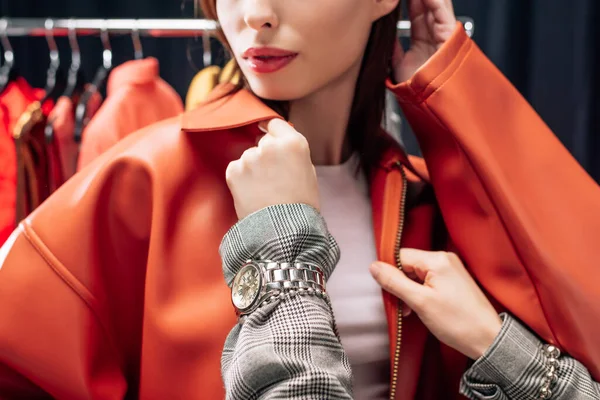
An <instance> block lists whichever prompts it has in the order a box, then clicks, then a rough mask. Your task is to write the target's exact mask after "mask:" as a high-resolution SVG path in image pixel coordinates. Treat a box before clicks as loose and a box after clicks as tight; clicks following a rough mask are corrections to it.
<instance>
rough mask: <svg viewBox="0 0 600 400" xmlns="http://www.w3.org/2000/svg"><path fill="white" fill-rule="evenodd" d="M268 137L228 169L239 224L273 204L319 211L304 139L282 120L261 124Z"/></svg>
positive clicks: (316, 188)
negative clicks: (312, 208)
mask: <svg viewBox="0 0 600 400" xmlns="http://www.w3.org/2000/svg"><path fill="white" fill-rule="evenodd" d="M261 129H263V130H264V131H266V132H267V133H266V134H265V135H264V136H263V137H262V138H261V139H260V141H259V142H258V145H257V146H256V147H251V148H249V149H248V150H246V151H245V152H244V153H243V154H242V156H241V157H240V159H239V160H236V161H232V162H231V163H230V164H229V166H228V167H227V171H226V173H225V177H226V179H227V185H228V186H229V190H230V191H231V194H232V195H233V200H234V204H235V211H236V213H237V216H238V218H239V219H240V220H241V219H243V218H245V217H246V216H248V215H250V214H252V213H253V212H256V211H258V210H261V209H263V208H265V207H268V206H272V205H276V204H292V203H304V204H308V205H310V206H312V207H314V208H316V209H317V210H318V209H319V188H318V185H317V176H316V173H315V167H314V166H313V164H312V162H311V159H310V150H309V148H308V142H307V141H306V138H305V137H304V136H302V134H300V133H299V132H298V131H296V130H295V129H294V128H292V127H291V126H290V124H288V123H287V122H285V121H284V120H281V119H272V120H270V121H269V122H268V123H261Z"/></svg>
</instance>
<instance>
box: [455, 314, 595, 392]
mask: <svg viewBox="0 0 600 400" xmlns="http://www.w3.org/2000/svg"><path fill="white" fill-rule="evenodd" d="M501 317H502V320H503V323H502V329H501V330H500V333H499V335H498V337H497V338H496V340H495V341H494V343H492V345H491V346H490V348H489V349H488V350H487V351H486V353H485V354H484V355H483V356H482V357H481V358H479V359H478V360H477V361H475V363H474V364H473V365H472V366H471V368H469V370H468V371H467V372H465V374H464V375H463V378H462V380H461V384H460V391H461V393H462V394H464V395H465V396H467V397H468V398H470V399H511V400H528V399H536V398H540V394H541V391H542V388H544V387H545V385H544V380H545V379H547V378H546V374H547V373H548V371H549V367H550V365H551V362H550V359H549V357H548V354H546V352H544V351H543V347H544V344H543V343H542V342H541V341H540V339H539V338H538V337H537V336H536V335H535V334H533V333H532V332H530V331H529V330H528V329H527V328H526V327H524V326H523V325H521V323H520V322H519V321H517V320H516V319H515V318H513V317H512V316H511V315H508V314H501ZM554 366H555V368H556V369H555V371H556V373H555V374H556V381H553V382H552V383H551V384H550V386H549V390H550V392H549V393H548V395H549V396H548V397H547V398H551V399H556V400H600V384H599V383H598V382H594V381H593V379H592V378H591V377H590V374H589V372H588V370H587V369H586V368H585V367H584V366H582V365H581V363H580V362H578V361H577V360H575V359H573V358H572V357H570V356H568V355H561V356H559V357H557V358H556V362H555V364H554Z"/></svg>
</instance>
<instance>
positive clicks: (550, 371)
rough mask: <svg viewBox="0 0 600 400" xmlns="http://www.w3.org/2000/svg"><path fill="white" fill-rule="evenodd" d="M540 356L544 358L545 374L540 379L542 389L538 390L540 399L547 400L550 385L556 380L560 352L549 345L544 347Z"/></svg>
mask: <svg viewBox="0 0 600 400" xmlns="http://www.w3.org/2000/svg"><path fill="white" fill-rule="evenodd" d="M542 354H543V355H544V357H545V358H546V373H545V374H544V379H542V388H541V389H540V397H539V398H540V399H549V398H550V397H552V389H551V387H552V384H554V383H555V382H556V381H557V380H558V375H557V370H558V357H560V350H559V349H558V347H556V346H552V345H550V344H546V345H544V347H543V349H542Z"/></svg>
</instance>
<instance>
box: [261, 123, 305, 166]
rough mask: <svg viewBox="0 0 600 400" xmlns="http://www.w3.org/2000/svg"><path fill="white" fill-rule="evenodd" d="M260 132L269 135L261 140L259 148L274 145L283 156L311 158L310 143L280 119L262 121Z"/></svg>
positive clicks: (274, 148)
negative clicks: (291, 155)
mask: <svg viewBox="0 0 600 400" xmlns="http://www.w3.org/2000/svg"><path fill="white" fill-rule="evenodd" d="M258 126H259V128H260V130H262V131H265V130H266V131H267V133H266V134H265V135H264V136H263V137H262V138H261V139H260V141H259V144H258V147H264V146H265V145H266V144H270V145H273V150H278V151H280V152H281V154H289V153H290V152H291V153H292V154H298V155H301V156H302V157H307V156H310V149H309V146H308V141H307V140H306V138H305V137H304V135H302V134H301V133H300V132H298V131H297V130H296V129H294V128H293V127H292V126H291V125H290V124H289V123H288V122H286V121H284V120H283V119H280V118H274V119H271V120H269V121H262V122H260V123H259V124H258Z"/></svg>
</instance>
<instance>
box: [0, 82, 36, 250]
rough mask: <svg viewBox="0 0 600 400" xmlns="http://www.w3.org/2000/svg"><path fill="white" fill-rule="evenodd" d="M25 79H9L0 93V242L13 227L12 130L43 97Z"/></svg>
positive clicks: (14, 164)
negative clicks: (21, 117)
mask: <svg viewBox="0 0 600 400" xmlns="http://www.w3.org/2000/svg"><path fill="white" fill-rule="evenodd" d="M43 95H44V91H43V90H40V89H34V88H32V87H31V86H30V85H29V84H28V83H27V81H26V80H25V79H23V78H17V79H16V80H15V81H14V82H10V83H9V84H8V86H7V87H6V89H5V90H4V91H3V92H2V93H1V94H0V117H1V119H0V245H2V244H3V243H4V241H5V240H6V239H7V238H8V236H9V235H10V233H11V232H12V231H13V229H15V227H16V214H15V210H16V201H17V200H16V199H17V158H16V150H15V143H14V141H13V135H12V133H13V129H14V127H15V124H16V123H17V120H18V119H19V117H20V116H21V115H22V114H23V113H24V112H25V110H26V109H27V107H28V106H29V105H30V104H31V103H33V102H34V101H36V100H39V99H41V98H42V97H43Z"/></svg>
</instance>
